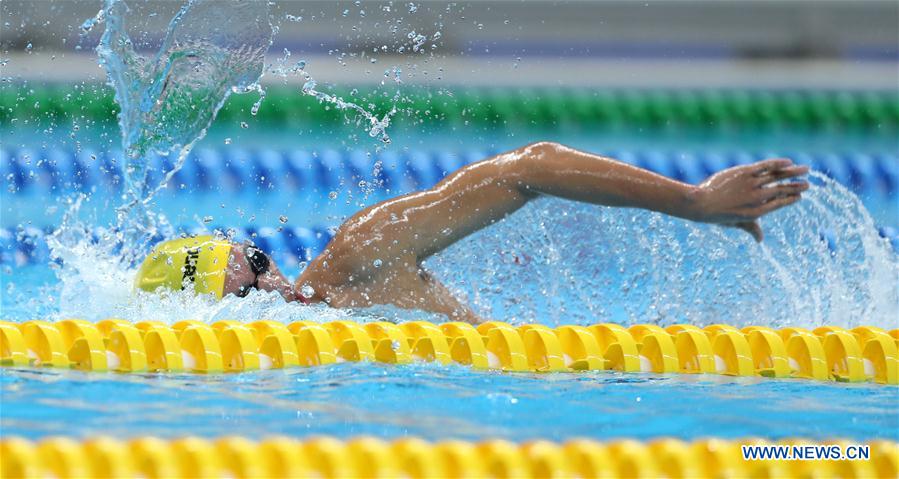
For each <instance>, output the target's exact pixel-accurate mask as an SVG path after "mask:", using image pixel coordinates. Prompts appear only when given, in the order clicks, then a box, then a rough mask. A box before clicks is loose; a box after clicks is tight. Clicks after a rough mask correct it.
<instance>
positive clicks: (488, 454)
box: [0, 437, 899, 478]
mask: <svg viewBox="0 0 899 479" xmlns="http://www.w3.org/2000/svg"><path fill="white" fill-rule="evenodd" d="M773 444H782V445H791V446H790V447H792V446H794V445H795V446H797V447H800V448H801V447H802V446H804V445H814V444H816V443H814V442H810V441H807V440H802V439H789V440H782V441H778V442H773V443H772V442H765V441H762V440H760V439H745V440H720V439H707V440H697V441H694V442H684V441H680V440H675V439H657V440H653V441H650V442H646V443H642V442H638V441H633V440H621V441H612V442H605V443H603V442H597V441H593V440H587V439H575V440H570V441H567V442H565V443H553V442H548V441H531V442H525V443H521V444H516V443H512V442H508V441H505V440H485V441H482V442H466V441H452V440H451V441H441V442H435V443H432V442H427V441H423V440H421V439H417V438H402V439H397V440H394V441H392V442H389V441H383V440H380V439H376V438H372V437H357V438H353V439H350V440H346V441H341V440H338V439H334V438H330V437H315V438H309V439H303V440H296V439H288V438H282V437H276V438H269V439H265V440H262V441H259V442H256V441H252V440H248V439H245V438H242V437H223V438H219V439H215V440H208V439H201V438H196V437H185V438H180V439H175V440H164V439H159V438H155V437H137V438H134V439H130V440H125V441H123V440H117V439H111V438H105V437H98V438H91V439H86V440H78V439H70V438H65V437H51V438H47V439H43V440H40V441H38V442H31V441H27V440H25V439H21V438H15V437H13V438H4V439H0V477H3V478H13V477H16V478H19V477H22V478H31V477H34V478H38V477H40V478H44V477H92V478H103V477H143V478H161V477H191V478H202V477H235V478H263V477H267V478H271V477H315V478H352V477H408V478H428V477H433V478H453V477H496V478H500V477H501V478H508V477H540V478H544V477H545V478H551V477H581V478H593V477H597V478H599V477H603V478H609V477H671V478H688V477H690V478H692V477H741V478H742V477H765V478H770V477H846V478H851V477H897V475H899V443H895V442H891V441H869V442H868V443H867V444H866V445H867V446H868V448H869V449H868V458H867V459H862V460H821V459H816V460H785V459H780V460H745V459H743V455H742V446H746V445H773ZM826 444H828V445H829V446H830V447H833V446H840V448H841V451H843V452H844V453H846V452H848V450H849V447H848V446H850V445H853V443H850V442H847V441H838V440H835V441H828V442H827V443H826Z"/></svg>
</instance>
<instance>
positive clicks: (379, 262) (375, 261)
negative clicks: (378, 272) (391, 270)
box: [371, 259, 384, 268]
mask: <svg viewBox="0 0 899 479" xmlns="http://www.w3.org/2000/svg"><path fill="white" fill-rule="evenodd" d="M371 264H372V266H374V267H375V268H380V267H381V265H382V264H384V263H383V262H382V261H381V260H380V259H375V260H374V261H372V262H371Z"/></svg>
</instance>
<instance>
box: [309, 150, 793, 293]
mask: <svg viewBox="0 0 899 479" xmlns="http://www.w3.org/2000/svg"><path fill="white" fill-rule="evenodd" d="M806 171H807V170H806V168H805V167H796V166H793V164H792V162H791V161H790V160H782V159H781V160H767V161H763V162H759V163H756V164H753V165H746V166H740V167H735V168H730V169H727V170H724V171H722V172H720V173H717V174H715V175H713V176H712V177H710V178H709V179H708V180H706V181H705V182H703V183H702V184H701V185H696V186H694V185H689V184H686V183H682V182H679V181H676V180H673V179H670V178H666V177H664V176H661V175H658V174H655V173H652V172H650V171H647V170H644V169H642V168H638V167H636V166H632V165H628V164H626V163H622V162H620V161H616V160H613V159H610V158H605V157H602V156H599V155H593V154H590V153H585V152H581V151H578V150H574V149H571V148H567V147H564V146H562V145H559V144H556V143H545V142H544V143H535V144H532V145H528V146H526V147H523V148H519V149H517V150H514V151H511V152H509V153H504V154H501V155H498V156H496V157H493V158H490V159H487V160H484V161H481V162H478V163H474V164H471V165H468V166H466V167H464V168H461V169H460V170H458V171H456V172H454V173H452V174H451V175H449V176H448V177H446V178H445V179H444V180H443V181H441V182H440V183H438V184H437V185H436V186H434V187H433V188H431V189H429V190H425V191H421V192H416V193H411V194H408V195H404V196H400V197H397V198H394V199H391V200H387V201H385V202H382V203H379V204H377V205H374V206H372V207H369V208H367V209H365V210H363V211H361V212H359V213H358V214H356V215H355V216H354V217H352V218H351V219H349V220H348V221H347V222H346V223H344V224H343V225H342V226H341V227H340V229H339V231H338V233H337V235H336V236H335V238H334V240H333V241H332V243H331V244H329V245H328V248H327V250H326V252H325V254H324V255H323V256H329V257H331V259H332V261H331V262H330V265H331V266H332V271H331V272H330V274H334V275H336V277H337V278H345V277H348V275H353V276H354V277H356V278H360V279H361V278H362V277H365V276H368V275H370V274H374V273H376V272H377V271H378V270H377V269H375V268H373V267H372V265H373V264H374V263H375V262H376V261H377V262H378V264H383V265H384V266H386V267H385V268H384V269H382V270H381V271H382V272H383V271H385V270H390V269H392V268H414V267H417V264H418V262H420V261H421V260H423V259H425V258H427V257H428V256H430V255H432V254H434V253H436V252H438V251H440V250H442V249H444V248H446V247H447V246H449V245H451V244H453V243H454V242H456V241H458V240H460V239H462V238H464V237H465V236H467V235H469V234H471V233H474V232H475V231H478V230H480V229H482V228H484V227H486V226H489V225H490V224H492V223H494V222H496V221H498V220H500V219H502V218H504V217H505V216H507V215H509V214H510V213H512V212H514V211H515V210H517V209H518V208H520V207H521V206H523V205H524V204H525V203H527V202H528V201H529V200H530V199H532V198H534V197H536V196H538V195H539V194H547V195H552V196H558V197H561V198H567V199H571V200H575V201H581V202H587V203H594V204H601V205H608V206H621V207H634V208H643V209H647V210H652V211H658V212H661V213H665V214H668V215H672V216H677V217H680V218H685V219H689V220H693V221H702V222H710V223H719V224H724V225H729V226H735V227H739V228H742V229H744V230H746V231H748V232H749V233H751V234H752V235H753V236H754V237H755V238H756V239H758V240H760V239H761V229H760V227H759V226H758V223H757V222H756V221H755V220H756V219H757V218H758V217H760V216H762V215H764V214H766V213H768V212H770V211H773V210H775V209H777V208H781V207H783V206H787V205H789V204H792V203H794V202H795V201H797V200H798V199H799V194H800V193H801V192H802V191H804V190H805V189H806V188H807V187H808V185H807V183H805V182H796V183H788V184H784V185H780V184H778V185H771V183H774V182H776V181H778V180H782V179H786V178H793V177H796V176H799V175H802V174H804V173H806ZM766 186H767V187H766ZM338 258H339V260H338ZM338 264H340V266H338ZM313 266H314V265H313ZM316 269H317V268H316Z"/></svg>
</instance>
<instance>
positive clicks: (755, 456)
mask: <svg viewBox="0 0 899 479" xmlns="http://www.w3.org/2000/svg"><path fill="white" fill-rule="evenodd" d="M740 449H741V450H742V452H743V459H744V460H746V461H776V460H783V461H819V460H836V461H866V460H868V459H870V457H871V448H870V447H869V446H866V445H847V446H845V447H844V446H840V445H838V444H817V445H814V444H809V445H783V444H774V445H742V446H740Z"/></svg>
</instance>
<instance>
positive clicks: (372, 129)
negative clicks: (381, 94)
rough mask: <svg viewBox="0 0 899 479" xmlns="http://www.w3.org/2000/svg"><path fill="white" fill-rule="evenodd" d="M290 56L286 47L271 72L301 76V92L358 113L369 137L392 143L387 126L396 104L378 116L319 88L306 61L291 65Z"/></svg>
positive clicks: (288, 75)
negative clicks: (365, 124) (307, 68)
mask: <svg viewBox="0 0 899 479" xmlns="http://www.w3.org/2000/svg"><path fill="white" fill-rule="evenodd" d="M290 56H291V52H290V50H288V49H286V48H285V49H284V54H283V56H281V57H280V58H279V59H278V61H277V63H276V64H275V65H273V66H272V67H270V68H269V70H270V72H271V73H272V74H274V75H276V76H279V77H281V78H283V79H284V80H285V81H286V80H287V79H288V78H289V77H291V76H299V77H300V78H301V79H302V82H303V86H302V88H301V89H300V93H302V94H303V95H308V96H311V97H314V98H315V99H317V100H318V101H319V102H320V103H322V104H325V105H329V106H331V107H334V108H336V109H337V110H341V111H348V112H350V113H352V114H354V115H357V116H358V117H360V118H361V119H362V120H363V121H364V122H366V123H367V127H366V130H367V132H368V136H369V137H371V138H375V139H378V140H380V141H381V143H383V144H384V145H389V144H390V142H391V139H390V136H389V135H388V134H387V127H389V126H390V120H391V118H393V116H394V115H396V113H397V109H396V107H395V106H394V107H392V108H391V109H390V111H388V112H386V113H384V114H383V115H381V116H380V117H378V115H377V114H375V113H373V112H371V111H369V110H368V109H366V108H364V107H362V106H360V105H358V104H356V103H353V102H351V101H347V100H344V99H343V98H341V97H339V96H336V95H332V94H330V93H326V92H323V91H321V90H318V89H317V88H318V82H316V81H315V78H313V77H312V75H311V74H310V73H309V72H308V71H306V61H305V60H300V61H298V62H296V63H295V64H293V65H290V64H289V63H290V62H289V60H290ZM398 100H399V92H397V93H396V95H395V96H394V104H396V102H397V101H398Z"/></svg>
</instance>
